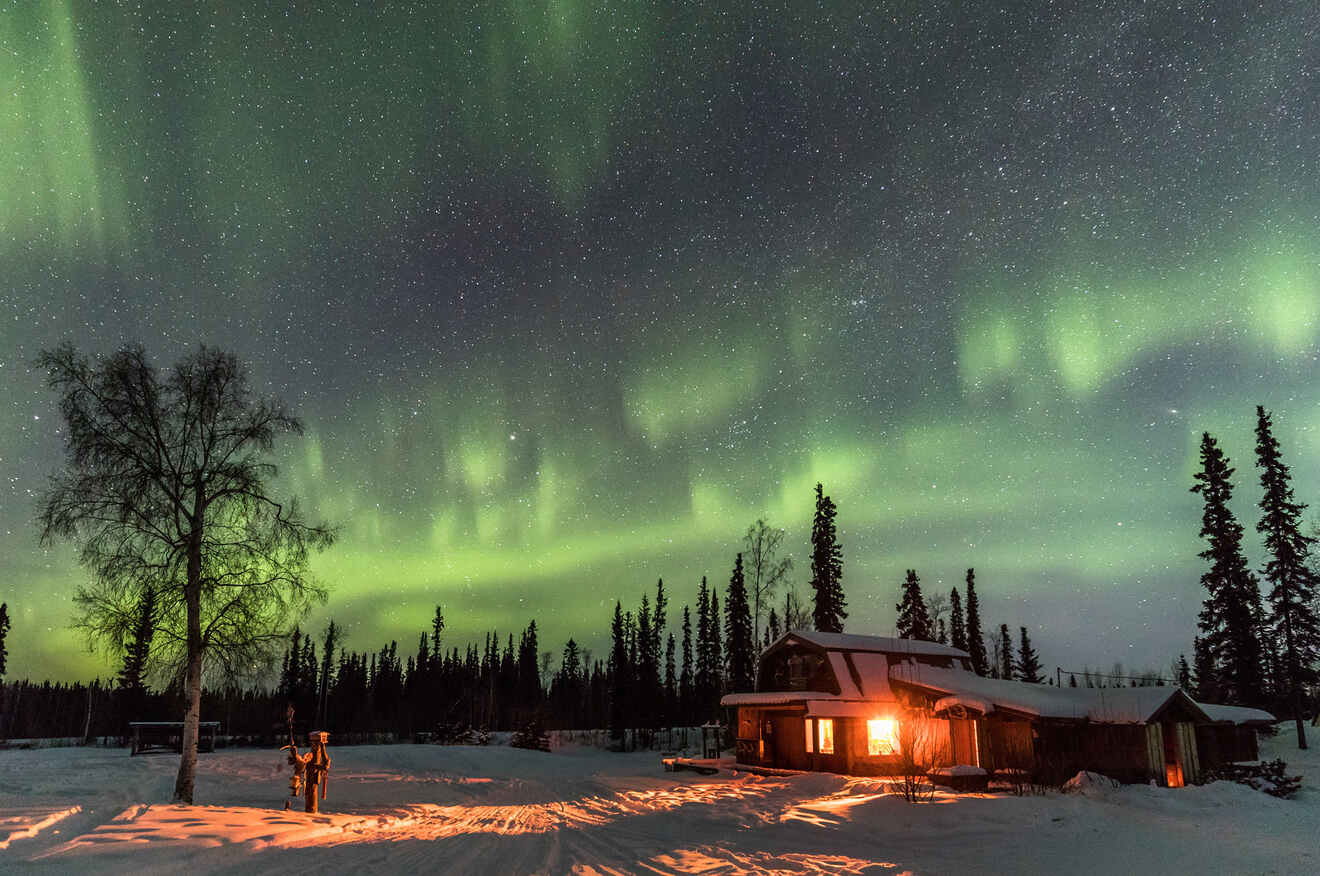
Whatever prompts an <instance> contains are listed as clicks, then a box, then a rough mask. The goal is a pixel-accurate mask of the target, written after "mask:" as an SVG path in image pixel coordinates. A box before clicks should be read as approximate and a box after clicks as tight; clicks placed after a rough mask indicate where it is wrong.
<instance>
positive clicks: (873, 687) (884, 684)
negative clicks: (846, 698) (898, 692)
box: [848, 651, 894, 700]
mask: <svg viewBox="0 0 1320 876" xmlns="http://www.w3.org/2000/svg"><path fill="white" fill-rule="evenodd" d="M848 659H850V660H851V661H852V664H853V666H854V667H855V668H856V669H857V676H858V677H859V678H860V679H861V680H862V693H863V694H864V695H865V696H866V697H868V698H869V699H873V700H892V699H893V698H894V693H893V691H891V690H890V689H889V660H888V659H887V658H886V657H885V655H884V654H875V653H872V652H869V651H855V652H853V653H852V654H849V655H848Z"/></svg>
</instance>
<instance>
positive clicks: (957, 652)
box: [765, 630, 971, 657]
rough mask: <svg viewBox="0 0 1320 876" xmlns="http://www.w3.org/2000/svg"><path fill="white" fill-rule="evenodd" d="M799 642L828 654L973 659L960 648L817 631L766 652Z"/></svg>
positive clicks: (796, 633)
mask: <svg viewBox="0 0 1320 876" xmlns="http://www.w3.org/2000/svg"><path fill="white" fill-rule="evenodd" d="M790 639H800V640H802V641H804V642H809V643H811V644H813V645H816V646H817V647H819V648H824V649H825V650H827V651H874V652H880V653H885V654H925V655H930V656H935V657H970V656H971V655H970V654H968V653H967V652H966V651H964V650H962V649H961V648H954V647H953V646H951V645H941V644H940V643H939V642H922V641H918V640H917V639H891V638H888V637H886V636H859V635H856V634H853V633H818V632H816V631H815V630H789V631H788V632H787V633H784V634H783V635H782V636H780V637H779V638H778V639H776V640H775V641H773V642H771V643H770V645H769V646H768V647H767V648H766V649H765V650H767V651H769V650H770V649H771V648H774V647H775V646H776V645H778V644H780V643H781V642H784V641H787V640H790Z"/></svg>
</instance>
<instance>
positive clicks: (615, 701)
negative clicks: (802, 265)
mask: <svg viewBox="0 0 1320 876" xmlns="http://www.w3.org/2000/svg"><path fill="white" fill-rule="evenodd" d="M628 670H629V666H628V641H627V632H626V631H625V629H624V623H623V605H622V604H621V603H619V602H618V601H616V602H615V603H614V621H613V623H612V624H611V625H610V668H609V671H610V679H611V688H610V738H611V739H614V740H622V739H623V734H624V730H625V729H626V728H627V726H628V713H627V707H628Z"/></svg>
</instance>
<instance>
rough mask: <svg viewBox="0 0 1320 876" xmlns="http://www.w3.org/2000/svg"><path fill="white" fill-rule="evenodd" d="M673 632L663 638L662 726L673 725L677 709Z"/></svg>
mask: <svg viewBox="0 0 1320 876" xmlns="http://www.w3.org/2000/svg"><path fill="white" fill-rule="evenodd" d="M674 644H675V643H674V634H673V633H670V634H669V636H668V638H667V639H666V640H665V706H664V710H663V717H664V720H663V721H662V722H661V725H662V726H665V727H672V726H673V725H674V718H675V712H676V711H677V709H678V673H677V671H676V670H677V667H676V666H675V662H674Z"/></svg>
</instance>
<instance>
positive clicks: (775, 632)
mask: <svg viewBox="0 0 1320 876" xmlns="http://www.w3.org/2000/svg"><path fill="white" fill-rule="evenodd" d="M765 631H766V635H767V636H769V638H767V639H766V642H765V643H766V644H767V645H769V644H770V643H771V642H773V641H775V640H776V639H778V638H779V637H780V635H782V630H780V628H779V615H778V614H776V613H775V610H774V609H773V608H771V609H770V620H769V621H767V622H766V625H765Z"/></svg>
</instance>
